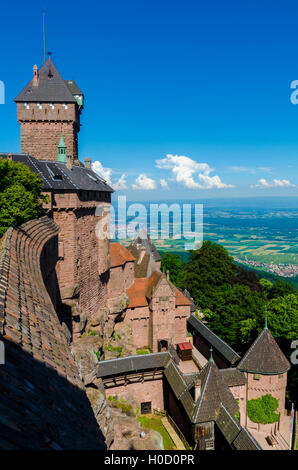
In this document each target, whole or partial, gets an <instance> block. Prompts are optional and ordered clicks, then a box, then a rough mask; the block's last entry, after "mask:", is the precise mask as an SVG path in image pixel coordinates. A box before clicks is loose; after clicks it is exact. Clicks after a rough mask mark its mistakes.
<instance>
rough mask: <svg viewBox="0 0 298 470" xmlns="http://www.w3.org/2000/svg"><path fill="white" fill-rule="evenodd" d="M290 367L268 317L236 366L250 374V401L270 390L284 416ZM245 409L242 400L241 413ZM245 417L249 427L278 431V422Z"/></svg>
mask: <svg viewBox="0 0 298 470" xmlns="http://www.w3.org/2000/svg"><path fill="white" fill-rule="evenodd" d="M290 367H291V366H290V363H289V361H288V360H287V358H286V357H285V355H284V354H283V352H282V351H281V349H280V348H279V346H278V344H277V342H276V341H275V339H274V338H273V336H272V334H271V333H270V331H269V329H268V327H267V320H266V324H265V328H264V329H263V331H262V332H261V333H260V335H259V336H258V337H257V339H256V340H255V342H254V343H253V344H252V345H251V347H250V348H249V349H248V351H247V352H246V354H245V355H244V357H243V358H242V360H241V361H240V362H239V364H238V366H237V368H238V369H239V370H240V371H242V372H244V373H245V375H246V378H247V396H246V399H247V401H248V400H251V399H256V398H260V397H261V396H263V395H265V394H267V393H269V394H271V395H272V396H273V397H275V398H277V400H278V409H277V411H276V412H277V413H280V420H283V418H284V410H285V395H286V387H287V372H288V370H289V369H290ZM245 409H246V404H244V403H240V414H241V413H242V414H243V413H245ZM245 414H246V413H245ZM246 420H247V421H246V423H245V426H246V427H247V428H250V429H255V430H259V431H263V432H268V433H274V432H275V428H276V425H275V423H273V424H265V425H258V424H256V423H253V422H252V421H251V420H250V419H249V418H248V417H246ZM279 424H280V423H279Z"/></svg>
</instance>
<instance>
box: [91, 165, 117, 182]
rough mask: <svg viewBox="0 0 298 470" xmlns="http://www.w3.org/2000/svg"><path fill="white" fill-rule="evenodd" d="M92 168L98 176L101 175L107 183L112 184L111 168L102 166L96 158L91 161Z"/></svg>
mask: <svg viewBox="0 0 298 470" xmlns="http://www.w3.org/2000/svg"><path fill="white" fill-rule="evenodd" d="M92 170H93V171H95V173H97V174H98V175H99V176H101V177H102V178H103V179H104V180H106V182H107V183H108V184H112V181H111V176H112V169H111V168H104V167H103V166H102V164H101V162H100V161H99V160H96V161H95V162H93V163H92Z"/></svg>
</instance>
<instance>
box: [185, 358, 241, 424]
mask: <svg viewBox="0 0 298 470" xmlns="http://www.w3.org/2000/svg"><path fill="white" fill-rule="evenodd" d="M197 380H201V396H200V398H199V399H198V401H197V403H196V408H195V411H194V415H193V420H194V422H196V423H204V422H207V421H216V419H217V414H218V412H219V409H220V405H221V404H223V405H224V406H225V407H226V408H227V410H228V411H229V412H230V413H231V414H232V415H234V414H235V413H236V412H237V410H238V405H237V403H236V401H235V399H234V397H233V395H232V392H231V391H230V389H229V388H228V386H227V384H226V382H225V381H224V378H223V376H222V374H221V373H220V371H219V369H218V367H217V365H216V364H215V362H214V361H213V360H212V361H211V360H209V361H208V363H207V364H206V365H205V367H204V368H203V369H202V370H201V371H200V373H199V375H198V377H197Z"/></svg>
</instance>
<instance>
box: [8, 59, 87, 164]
mask: <svg viewBox="0 0 298 470" xmlns="http://www.w3.org/2000/svg"><path fill="white" fill-rule="evenodd" d="M15 102H16V104H17V120H18V122H19V123H20V126H21V151H22V153H26V154H30V155H31V156H32V157H35V158H37V159H38V160H51V161H56V160H57V148H58V145H59V142H60V138H61V134H62V136H63V140H64V142H65V147H67V154H68V157H69V159H70V160H71V162H72V163H78V132H79V131H80V115H81V111H82V109H83V103H84V97H83V93H82V92H81V90H80V89H79V88H78V87H77V85H76V84H75V82H74V81H73V80H63V79H62V77H61V75H60V74H59V72H58V70H57V69H56V67H55V65H54V64H53V62H52V60H51V58H49V59H48V60H47V62H46V63H45V64H44V65H43V66H42V67H41V69H40V70H38V68H37V66H36V65H34V67H33V78H32V80H31V81H30V82H29V83H28V85H27V86H26V87H25V88H24V89H23V91H22V92H21V93H20V94H19V95H18V96H17V97H16V98H15Z"/></svg>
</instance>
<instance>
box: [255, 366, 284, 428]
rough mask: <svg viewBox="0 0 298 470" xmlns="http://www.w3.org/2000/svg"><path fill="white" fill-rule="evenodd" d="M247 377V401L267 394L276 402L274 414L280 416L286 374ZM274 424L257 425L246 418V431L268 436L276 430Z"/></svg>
mask: <svg viewBox="0 0 298 470" xmlns="http://www.w3.org/2000/svg"><path fill="white" fill-rule="evenodd" d="M246 376H247V383H248V385H247V400H252V399H256V398H260V397H261V396H263V395H266V394H267V393H269V394H270V395H272V396H273V397H275V398H277V400H278V408H277V410H276V413H280V415H281V416H283V415H284V413H285V399H286V387H287V372H285V373H283V374H277V375H263V374H249V373H246ZM276 426H277V424H276V423H273V424H258V423H253V422H252V421H251V420H250V419H249V417H247V427H248V429H255V430H258V431H261V432H265V433H268V434H271V433H274V431H275V430H276Z"/></svg>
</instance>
